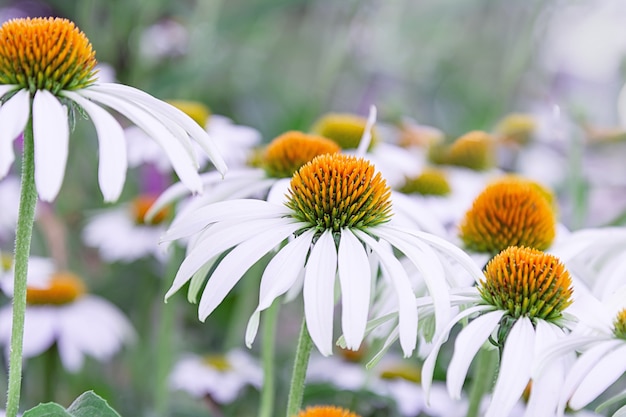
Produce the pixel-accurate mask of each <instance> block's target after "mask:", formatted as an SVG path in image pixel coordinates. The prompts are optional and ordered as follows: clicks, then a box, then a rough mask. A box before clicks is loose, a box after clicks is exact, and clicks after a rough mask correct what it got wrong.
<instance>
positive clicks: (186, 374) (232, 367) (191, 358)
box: [169, 349, 263, 404]
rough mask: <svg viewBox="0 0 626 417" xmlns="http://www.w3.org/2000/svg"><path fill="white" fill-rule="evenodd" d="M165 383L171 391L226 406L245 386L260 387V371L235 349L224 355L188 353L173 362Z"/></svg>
mask: <svg viewBox="0 0 626 417" xmlns="http://www.w3.org/2000/svg"><path fill="white" fill-rule="evenodd" d="M169 380H170V388H171V389H172V390H181V391H186V392H188V393H189V394H191V395H192V396H194V397H199V398H201V397H205V396H207V395H208V396H210V397H211V399H212V400H214V401H215V402H217V403H219V404H230V403H232V402H233V401H235V399H237V396H238V395H239V394H240V393H241V390H242V389H243V388H244V387H245V386H247V385H251V386H253V387H255V388H257V389H259V388H261V386H262V385H263V370H262V369H261V366H260V365H259V364H258V363H257V361H256V360H255V359H254V358H253V357H251V356H250V355H249V354H248V353H246V352H245V351H243V350H240V349H235V350H231V351H230V352H228V353H227V354H226V355H205V356H198V355H192V354H188V355H186V356H185V357H183V358H181V359H180V360H179V361H178V362H177V363H176V365H175V366H174V369H173V370H172V373H171V374H170V378H169Z"/></svg>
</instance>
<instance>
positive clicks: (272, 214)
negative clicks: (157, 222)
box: [161, 199, 289, 241]
mask: <svg viewBox="0 0 626 417" xmlns="http://www.w3.org/2000/svg"><path fill="white" fill-rule="evenodd" d="M288 213H289V209H288V208H287V207H285V206H279V205H275V204H271V203H268V202H267V201H263V200H252V199H246V200H230V201H221V202H219V203H213V204H210V205H208V206H204V207H201V208H199V209H197V210H194V211H192V212H187V213H185V215H184V216H181V217H179V218H177V219H176V220H175V221H174V222H173V223H172V226H171V227H170V228H169V230H168V231H167V232H166V233H165V235H164V236H163V237H162V238H161V240H162V241H170V240H175V239H180V238H182V237H187V236H189V235H192V234H194V233H197V232H198V231H199V230H202V229H203V228H205V227H206V226H207V225H209V224H211V223H215V222H219V221H224V220H228V221H236V220H238V221H242V222H243V221H246V220H253V219H262V218H276V217H283V216H285V215H286V214H288Z"/></svg>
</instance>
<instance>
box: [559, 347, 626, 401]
mask: <svg viewBox="0 0 626 417" xmlns="http://www.w3.org/2000/svg"><path fill="white" fill-rule="evenodd" d="M624 372H626V344H625V343H623V342H622V345H621V346H619V347H617V348H616V349H615V350H613V351H612V352H609V353H607V354H606V355H605V356H604V357H602V358H601V359H600V360H599V361H598V362H597V363H596V364H595V366H594V367H593V368H592V369H590V370H589V372H588V373H587V375H585V378H584V379H583V380H582V381H581V383H580V385H578V388H577V389H576V391H574V394H573V395H572V398H570V400H569V406H570V407H571V408H572V409H574V410H579V409H581V408H583V407H584V406H586V405H587V404H589V403H590V402H591V401H593V400H595V399H596V398H597V397H598V396H599V395H600V394H602V393H603V392H604V391H605V390H606V389H607V388H608V387H609V386H611V385H612V384H613V383H614V382H615V381H616V380H617V379H618V378H619V377H620V376H622V374H624Z"/></svg>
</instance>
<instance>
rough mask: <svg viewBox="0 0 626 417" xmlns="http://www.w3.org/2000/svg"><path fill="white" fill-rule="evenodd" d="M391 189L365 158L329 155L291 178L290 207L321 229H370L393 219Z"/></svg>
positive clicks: (303, 218)
mask: <svg viewBox="0 0 626 417" xmlns="http://www.w3.org/2000/svg"><path fill="white" fill-rule="evenodd" d="M390 196H391V189H390V188H389V186H388V185H387V183H386V182H385V180H384V179H383V178H382V177H381V175H380V173H377V172H375V170H374V166H373V165H372V164H370V163H369V162H368V161H366V160H365V159H362V158H356V157H354V156H349V155H344V154H325V155H321V156H318V157H316V158H315V159H313V160H312V161H311V162H309V163H307V164H306V165H304V166H303V167H302V168H300V170H299V171H298V172H296V173H295V174H294V176H293V177H292V179H291V187H290V189H289V200H288V201H287V203H286V204H287V207H289V208H291V209H292V210H293V211H294V212H295V213H294V217H295V218H296V219H298V220H300V221H303V222H306V223H309V224H311V226H312V227H315V228H316V229H317V230H318V231H320V232H321V231H323V230H332V231H333V232H338V231H339V230H340V229H341V228H343V227H350V228H359V229H360V228H366V227H372V226H376V225H378V224H381V223H384V222H387V221H389V219H390V218H391V200H390Z"/></svg>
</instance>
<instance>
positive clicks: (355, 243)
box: [338, 229, 372, 350]
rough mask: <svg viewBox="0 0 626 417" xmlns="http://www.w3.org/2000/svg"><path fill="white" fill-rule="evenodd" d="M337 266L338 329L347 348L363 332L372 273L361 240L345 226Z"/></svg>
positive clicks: (356, 343)
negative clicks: (339, 303)
mask: <svg viewBox="0 0 626 417" xmlns="http://www.w3.org/2000/svg"><path fill="white" fill-rule="evenodd" d="M338 270H339V282H340V284H341V329H342V331H343V335H344V337H345V340H346V346H347V347H348V349H352V350H358V349H359V347H360V345H361V341H363V336H364V335H365V326H366V324H367V315H368V311H369V305H370V290H371V286H372V283H371V277H372V273H371V271H370V264H369V260H368V259H367V254H366V253H365V248H364V247H363V244H362V243H361V241H359V239H357V237H356V236H354V234H352V232H351V231H350V230H348V229H341V240H340V241H339V256H338Z"/></svg>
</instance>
